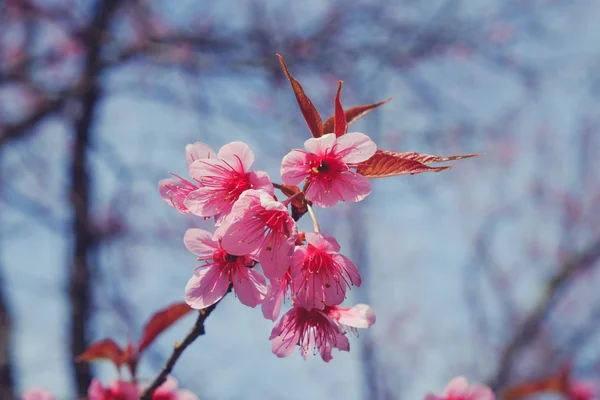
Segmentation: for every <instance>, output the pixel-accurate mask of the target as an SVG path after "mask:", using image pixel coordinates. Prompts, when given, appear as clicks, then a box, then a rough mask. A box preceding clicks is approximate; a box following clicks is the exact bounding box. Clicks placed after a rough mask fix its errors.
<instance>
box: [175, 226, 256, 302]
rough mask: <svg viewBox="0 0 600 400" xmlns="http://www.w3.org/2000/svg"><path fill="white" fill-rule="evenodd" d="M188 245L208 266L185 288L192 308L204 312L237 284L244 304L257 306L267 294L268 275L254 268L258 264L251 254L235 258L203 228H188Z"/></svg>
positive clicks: (193, 277)
mask: <svg viewBox="0 0 600 400" xmlns="http://www.w3.org/2000/svg"><path fill="white" fill-rule="evenodd" d="M183 241H184V243H185V246H186V247H187V249H188V250H189V251H190V252H192V253H193V254H195V255H197V256H198V260H199V261H205V264H204V265H201V266H199V267H198V268H196V271H195V273H194V276H192V278H191V279H190V280H189V281H188V284H187V286H186V288H185V301H186V303H188V304H189V305H190V307H192V308H196V309H203V308H206V307H208V306H210V305H212V304H214V303H216V302H217V301H219V300H220V299H221V298H222V297H223V296H224V295H225V293H227V290H228V288H229V285H230V284H233V290H234V292H235V294H236V295H237V297H238V298H239V299H240V301H241V302H242V304H245V305H247V306H249V307H256V306H257V305H258V304H260V303H261V302H262V300H263V299H264V298H265V294H266V292H267V287H266V281H265V278H264V276H263V275H262V274H261V273H260V272H259V271H257V270H255V269H253V268H251V267H252V266H253V265H254V261H253V260H252V259H251V258H250V257H248V256H247V255H241V254H240V255H232V254H228V252H227V251H225V250H224V249H223V247H221V240H220V238H218V237H214V236H213V234H212V233H210V232H207V231H205V230H202V229H188V231H187V232H186V233H185V236H184V238H183Z"/></svg>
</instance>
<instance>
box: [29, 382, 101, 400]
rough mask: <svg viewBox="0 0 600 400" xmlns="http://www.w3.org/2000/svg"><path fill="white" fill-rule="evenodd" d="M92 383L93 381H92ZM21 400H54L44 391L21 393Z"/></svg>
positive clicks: (35, 390)
mask: <svg viewBox="0 0 600 400" xmlns="http://www.w3.org/2000/svg"><path fill="white" fill-rule="evenodd" d="M93 383H94V381H92V384H93ZM90 387H91V385H90ZM22 400H54V396H53V395H52V393H50V392H49V391H47V390H45V389H29V390H28V391H26V392H25V393H23V398H22Z"/></svg>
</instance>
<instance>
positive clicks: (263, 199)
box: [217, 189, 298, 279]
mask: <svg viewBox="0 0 600 400" xmlns="http://www.w3.org/2000/svg"><path fill="white" fill-rule="evenodd" d="M222 230H224V231H225V232H224V234H223V241H222V243H223V248H224V249H225V250H226V251H227V252H228V253H229V254H232V255H240V256H241V255H247V254H253V257H255V259H256V260H258V262H260V264H261V265H262V268H263V271H264V273H265V275H266V277H267V278H269V279H274V278H281V277H282V276H283V275H284V274H285V273H286V271H287V270H288V268H289V266H290V264H291V258H292V253H293V252H294V243H295V241H296V236H298V228H297V227H296V222H295V221H294V220H293V219H292V217H291V216H290V214H289V212H288V209H287V207H286V206H285V205H283V204H282V203H280V202H278V201H276V200H275V199H274V198H273V196H272V195H271V194H270V193H268V192H265V191H264V190H253V189H251V190H247V191H245V192H244V193H242V194H241V196H240V198H239V200H238V201H236V203H235V205H234V206H233V208H232V209H231V213H230V215H229V216H228V218H227V220H226V221H224V225H223V226H222V227H221V228H220V229H219V230H217V232H221V231H222Z"/></svg>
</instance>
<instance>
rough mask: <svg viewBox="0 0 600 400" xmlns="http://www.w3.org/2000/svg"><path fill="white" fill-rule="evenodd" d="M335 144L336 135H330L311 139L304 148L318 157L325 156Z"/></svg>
mask: <svg viewBox="0 0 600 400" xmlns="http://www.w3.org/2000/svg"><path fill="white" fill-rule="evenodd" d="M334 143H335V133H328V134H326V135H323V136H321V137H319V138H311V139H308V140H307V141H306V142H304V148H305V149H306V150H307V151H308V152H309V153H313V154H316V155H319V156H321V155H325V154H326V153H327V152H328V151H329V150H330V149H331V148H332V147H333V145H334Z"/></svg>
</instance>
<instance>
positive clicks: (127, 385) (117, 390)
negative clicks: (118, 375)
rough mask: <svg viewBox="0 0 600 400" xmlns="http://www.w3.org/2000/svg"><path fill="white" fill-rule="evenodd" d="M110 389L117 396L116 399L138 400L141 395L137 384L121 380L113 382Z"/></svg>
mask: <svg viewBox="0 0 600 400" xmlns="http://www.w3.org/2000/svg"><path fill="white" fill-rule="evenodd" d="M110 388H111V390H112V392H113V394H116V395H117V396H115V397H117V398H118V399H120V400H137V398H138V395H139V393H138V392H139V390H138V387H137V386H136V385H135V384H133V383H131V382H125V381H122V380H120V379H118V380H115V381H113V382H112V384H111V385H110Z"/></svg>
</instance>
